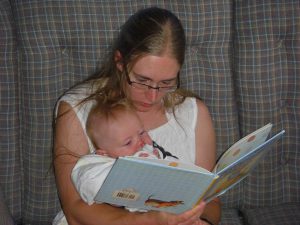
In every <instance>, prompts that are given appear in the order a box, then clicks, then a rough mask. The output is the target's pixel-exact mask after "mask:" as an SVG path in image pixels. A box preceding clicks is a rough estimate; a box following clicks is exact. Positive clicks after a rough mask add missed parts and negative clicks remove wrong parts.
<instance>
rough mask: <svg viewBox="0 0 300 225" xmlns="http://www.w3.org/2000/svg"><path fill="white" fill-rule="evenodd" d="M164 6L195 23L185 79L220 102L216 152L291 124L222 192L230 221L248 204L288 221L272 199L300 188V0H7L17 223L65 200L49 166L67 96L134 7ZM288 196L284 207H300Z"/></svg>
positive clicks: (4, 17)
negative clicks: (60, 106) (270, 126)
mask: <svg viewBox="0 0 300 225" xmlns="http://www.w3.org/2000/svg"><path fill="white" fill-rule="evenodd" d="M154 5H155V6H159V7H163V8H167V9H170V10H171V11H173V12H174V13H175V14H176V15H178V17H179V18H180V19H181V21H182V23H183V25H184V27H185V30H186V35H187V52H186V60H185V64H184V67H183V69H182V72H181V83H182V86H184V87H187V88H188V89H190V90H193V91H195V92H196V93H197V94H199V95H200V96H201V97H202V98H203V100H204V101H205V103H206V104H207V105H208V107H209V108H210V111H211V113H212V116H213V121H214V125H215V128H216V134H217V149H218V155H220V154H221V153H222V152H223V151H224V150H225V149H227V148H228V147H229V146H230V145H231V144H232V143H234V142H235V141H237V140H238V139H239V138H240V137H242V136H244V135H246V134H247V133H249V132H251V131H253V130H255V129H257V128H259V127H261V126H262V125H264V124H266V123H268V122H272V123H274V125H275V127H274V132H276V131H278V130H280V129H285V130H286V131H287V132H286V135H285V137H284V139H283V140H282V141H280V142H279V143H278V144H277V145H276V146H275V147H274V148H273V150H272V152H271V153H270V154H269V155H268V156H267V158H266V159H265V160H264V161H263V162H262V163H260V164H259V166H258V168H257V170H255V171H254V172H253V174H252V175H251V176H249V177H248V178H247V179H245V180H244V181H243V182H241V183H240V184H238V185H237V186H236V187H235V188H234V189H232V190H230V191H229V192H228V193H226V194H225V195H224V196H222V202H223V208H224V210H223V215H222V223H221V224H223V225H227V224H228V225H229V224H230V225H235V224H237V225H239V224H243V220H242V219H241V218H240V216H241V215H245V216H246V217H245V218H247V220H248V222H249V224H260V223H259V222H261V221H262V220H255V219H258V218H255V217H256V214H257V213H259V212H264V215H267V216H265V220H264V221H263V223H261V224H288V222H287V223H279V222H282V221H279V222H278V221H277V223H276V222H274V221H273V218H275V214H274V213H278V209H279V208H276V207H271V205H280V204H283V203H287V202H297V203H299V196H300V191H299V190H300V188H299V184H300V181H299V180H300V179H299V178H300V177H299V163H300V162H299V161H300V156H299V151H297V150H298V149H299V137H300V135H299V121H300V118H299V114H300V109H299V107H300V104H299V103H300V101H299V99H300V96H299V90H300V87H299V85H300V81H299V76H298V75H299V60H300V55H299V54H300V51H299V48H300V42H299V40H300V30H299V29H300V27H299V24H300V16H299V11H300V9H299V1H298V0H294V1H293V0H289V1H275V2H274V1H270V0H269V1H267V0H266V1H231V0H227V1H226V0H223V1H219V0H213V1H210V0H204V1H196V0H194V1H193V0H188V1H181V0H174V1H166V0H164V1H162V0H143V1H138V0H122V1H121V0H119V1H115V0H98V1H74V0H68V1H67V0H62V1H8V0H2V1H0V6H1V7H0V45H1V48H0V73H1V88H0V135H1V136H0V137H1V142H0V162H1V163H0V185H1V187H2V191H3V193H4V198H5V203H6V204H7V206H8V208H9V210H10V213H11V214H12V215H13V218H14V220H15V222H16V223H17V224H21V223H22V224H37V225H42V224H51V219H52V218H53V216H54V215H55V214H56V212H57V211H58V210H59V207H60V206H59V200H58V197H57V191H56V187H55V181H54V177H53V171H52V167H51V163H52V155H51V153H52V117H53V109H54V105H55V102H56V100H57V98H58V97H59V96H60V95H61V94H62V93H64V92H65V91H66V90H67V89H68V88H69V87H71V86H72V85H74V84H76V83H77V82H79V81H81V80H83V79H84V78H86V77H87V76H88V75H89V74H91V73H93V72H94V71H95V70H96V68H97V66H98V65H99V64H98V63H99V62H101V60H102V59H103V58H104V57H105V56H106V53H107V51H108V49H109V47H110V43H111V40H112V39H113V38H114V37H115V36H116V35H117V33H118V30H119V27H120V25H121V24H122V23H123V22H124V21H125V20H126V19H127V18H128V17H129V16H130V15H131V14H132V13H134V12H135V11H136V10H138V9H140V8H144V7H149V6H154ZM16 34H17V35H16ZM285 206H286V207H282V208H280V210H282V214H279V213H278V215H282V216H283V215H284V212H286V211H288V210H289V209H293V210H291V211H290V213H291V214H287V213H286V215H290V216H291V217H293V215H294V213H297V212H298V211H299V207H298V208H297V207H295V206H294V205H291V204H286V205H285ZM298 206H299V205H298ZM250 208H251V210H252V208H253V210H252V211H251V210H250ZM261 209H264V210H265V211H261ZM238 210H240V211H241V214H238ZM297 210H298V211H297ZM282 218H284V220H287V221H288V217H284V216H283V217H282ZM295 218H296V217H295ZM296 219H297V218H296ZM269 221H273V222H269Z"/></svg>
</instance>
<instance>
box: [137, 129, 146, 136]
mask: <svg viewBox="0 0 300 225" xmlns="http://www.w3.org/2000/svg"><path fill="white" fill-rule="evenodd" d="M146 134H147V132H146V131H145V130H143V131H141V132H140V133H139V135H140V136H143V135H146Z"/></svg>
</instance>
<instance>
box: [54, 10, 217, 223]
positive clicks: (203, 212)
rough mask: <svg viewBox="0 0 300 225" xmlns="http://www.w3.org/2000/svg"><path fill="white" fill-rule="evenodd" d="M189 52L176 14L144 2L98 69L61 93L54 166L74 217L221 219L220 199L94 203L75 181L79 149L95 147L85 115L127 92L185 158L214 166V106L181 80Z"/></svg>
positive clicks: (148, 123) (157, 134)
mask: <svg viewBox="0 0 300 225" xmlns="http://www.w3.org/2000/svg"><path fill="white" fill-rule="evenodd" d="M184 53H185V37H184V31H183V28H182V25H181V23H180V21H179V20H178V18H177V17H176V16H175V15H174V14H172V13H171V12H169V11H167V10H164V9H159V8H148V9H144V10H140V11H138V12H137V13H136V14H134V15H133V16H131V17H130V18H129V19H128V21H127V22H126V23H125V24H124V25H123V27H122V29H121V32H120V35H119V38H118V39H117V41H116V43H115V46H114V48H113V49H112V55H111V57H108V60H107V62H106V63H104V64H103V66H102V68H101V69H100V71H99V73H97V74H95V75H94V76H92V77H90V78H89V79H88V80H87V81H85V82H84V83H83V84H81V85H79V86H77V87H75V88H73V89H72V90H71V91H69V92H68V93H67V94H66V95H64V96H63V97H62V98H61V99H60V100H59V101H58V103H57V119H56V127H55V146H54V156H55V161H54V166H55V176H56V181H57V187H58V191H59V196H60V200H61V205H62V209H63V211H64V214H65V216H66V218H67V221H68V224H70V225H71V224H72V225H77V224H87V225H90V224H97V225H101V224H104V225H110V224H130V225H135V224H137V225H147V224H149V225H160V224H161V225H179V224H180V225H192V224H194V225H195V224H202V225H203V224H206V225H207V224H213V225H216V224H218V223H219V220H220V205H219V201H218V200H217V199H216V200H214V201H212V202H210V203H208V204H205V203H204V202H202V203H201V204H199V205H198V206H196V207H195V208H194V209H191V210H189V211H187V212H185V213H182V214H179V215H174V214H170V213H165V212H147V213H130V212H128V211H126V210H125V209H122V208H118V207H113V206H110V205H107V204H93V205H91V206H88V205H87V204H86V203H84V202H83V201H82V200H81V198H80V196H79V194H78V193H77V192H76V190H75V188H74V186H73V184H72V182H71V172H72V169H73V167H74V165H75V163H76V161H77V160H78V156H81V155H85V154H88V153H89V152H92V151H94V149H93V146H92V144H91V142H90V140H89V138H88V137H87V135H86V128H85V122H86V118H87V115H88V113H89V110H90V109H91V107H92V106H93V104H95V99H98V98H97V96H98V97H99V96H102V99H103V101H106V102H108V103H109V102H114V101H115V100H116V99H122V98H127V99H128V100H129V101H131V102H132V103H133V105H134V107H135V110H136V112H137V114H138V116H139V117H140V119H141V120H142V122H143V124H144V126H145V129H146V130H147V131H148V132H149V134H150V136H151V138H152V139H153V140H154V141H156V142H157V143H160V145H162V146H164V148H165V149H166V150H167V151H169V152H171V153H172V154H173V155H176V156H178V158H180V160H183V161H186V162H192V163H195V164H197V165H199V166H201V167H204V168H206V169H208V170H211V169H212V168H213V167H214V164H215V135H214V130H213V125H212V120H211V117H210V114H209V112H208V109H207V107H206V106H205V105H204V104H203V102H201V101H200V100H199V99H197V98H196V97H195V96H193V95H192V94H190V93H188V92H187V91H184V90H182V89H180V88H179V71H180V68H181V66H182V64H183V61H184ZM103 96H104V98H103Z"/></svg>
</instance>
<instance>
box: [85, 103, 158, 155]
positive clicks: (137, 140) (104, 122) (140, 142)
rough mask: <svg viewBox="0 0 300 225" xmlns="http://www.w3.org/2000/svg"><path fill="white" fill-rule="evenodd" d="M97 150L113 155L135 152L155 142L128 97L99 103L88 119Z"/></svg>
mask: <svg viewBox="0 0 300 225" xmlns="http://www.w3.org/2000/svg"><path fill="white" fill-rule="evenodd" d="M86 129H87V134H88V136H89V137H90V139H91V141H92V143H93V144H94V147H95V148H96V150H97V152H98V153H99V152H100V153H101V154H103V155H108V156H110V157H113V158H117V157H119V156H126V155H133V154H135V153H136V152H137V151H139V150H140V149H141V148H142V147H143V146H144V145H145V144H151V143H152V141H151V139H150V137H149V136H148V133H147V132H146V131H145V129H144V126H143V124H142V121H141V120H140V118H139V117H138V115H137V114H136V112H135V110H134V108H133V107H132V106H131V104H129V103H128V102H127V101H126V100H121V101H118V102H116V103H114V104H103V103H102V104H100V103H98V104H96V105H95V106H94V107H93V108H92V109H91V111H90V113H89V116H88V119H87V122H86Z"/></svg>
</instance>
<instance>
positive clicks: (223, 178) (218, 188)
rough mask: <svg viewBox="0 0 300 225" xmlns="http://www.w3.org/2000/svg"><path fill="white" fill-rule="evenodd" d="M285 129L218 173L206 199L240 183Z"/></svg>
mask: <svg viewBox="0 0 300 225" xmlns="http://www.w3.org/2000/svg"><path fill="white" fill-rule="evenodd" d="M284 133H285V131H284V130H283V131H281V132H279V133H278V134H276V135H274V136H273V137H271V138H270V139H268V140H267V141H266V142H265V143H263V144H261V145H260V146H258V147H257V148H255V149H254V150H253V151H252V152H249V153H248V154H246V155H245V156H244V157H243V158H241V159H239V160H238V161H236V162H234V163H232V164H231V165H230V166H228V167H226V168H224V169H223V170H222V171H221V172H219V173H218V175H219V178H218V179H217V180H216V181H215V182H214V184H213V185H212V187H210V189H209V190H208V191H207V192H206V193H205V197H204V198H205V200H206V201H210V200H211V199H213V198H215V197H217V196H219V195H222V194H224V193H225V192H226V191H227V190H229V189H230V188H232V187H233V186H234V185H236V184H237V183H239V182H240V181H241V180H243V179H244V178H245V177H247V176H248V175H249V173H250V172H251V171H252V170H253V169H254V168H255V167H256V165H257V164H258V163H259V162H260V161H261V160H262V159H263V158H264V156H265V155H266V154H267V153H268V152H269V150H270V149H271V146H272V144H273V143H274V142H275V141H277V140H278V139H280V138H281V137H282V135H283V134H284Z"/></svg>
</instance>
